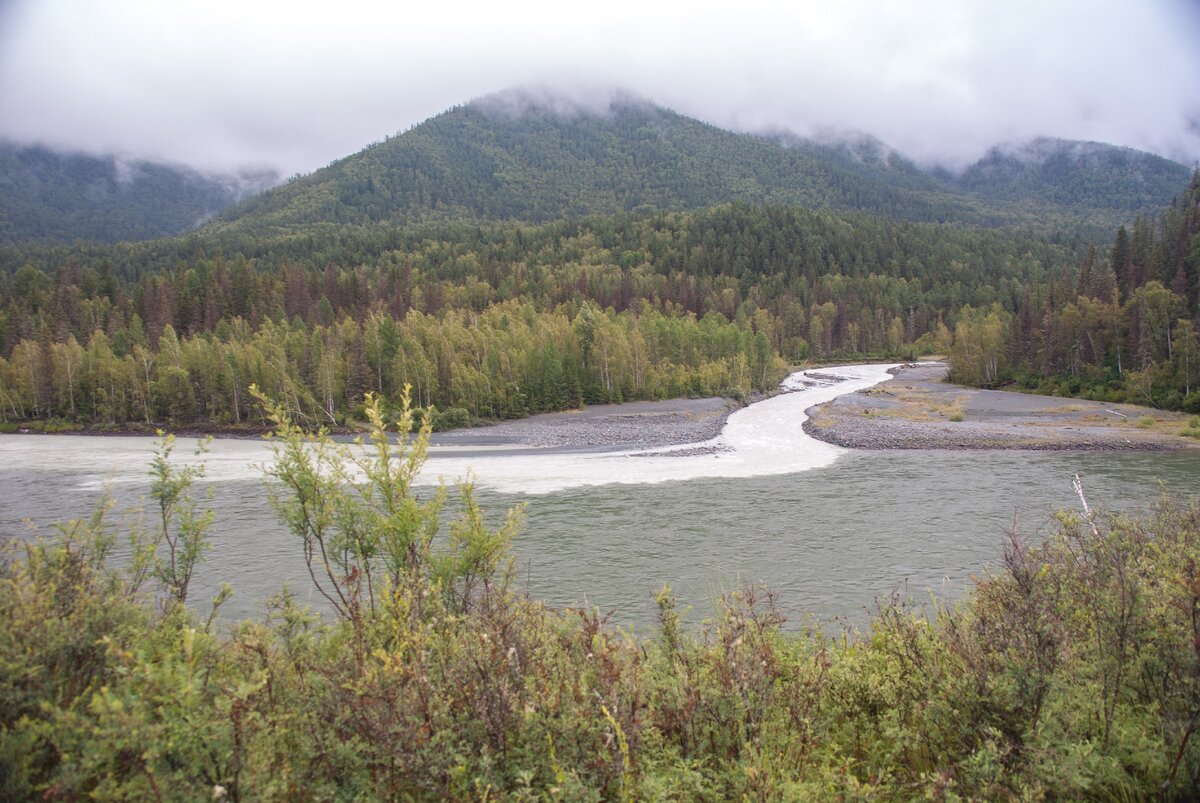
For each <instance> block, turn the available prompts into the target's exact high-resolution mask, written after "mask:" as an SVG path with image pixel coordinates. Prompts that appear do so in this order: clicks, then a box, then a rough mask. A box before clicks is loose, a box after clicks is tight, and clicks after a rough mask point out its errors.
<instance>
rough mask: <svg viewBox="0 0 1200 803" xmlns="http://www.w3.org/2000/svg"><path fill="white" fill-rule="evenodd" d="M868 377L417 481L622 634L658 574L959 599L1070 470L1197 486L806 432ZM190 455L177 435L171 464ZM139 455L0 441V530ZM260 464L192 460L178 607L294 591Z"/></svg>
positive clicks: (797, 382)
mask: <svg viewBox="0 0 1200 803" xmlns="http://www.w3.org/2000/svg"><path fill="white" fill-rule="evenodd" d="M884 368H886V366H884V367H880V366H854V367H845V368H840V369H836V371H834V370H833V369H826V370H825V371H823V372H821V373H822V374H829V373H837V374H838V375H839V376H842V377H845V378H846V379H845V381H843V382H839V383H836V384H833V383H828V382H824V381H817V382H816V383H810V382H809V381H806V380H804V379H802V378H799V377H793V378H791V379H790V380H789V381H790V382H791V383H792V384H793V386H806V389H805V390H804V391H802V392H798V393H788V394H784V395H781V396H776V397H774V398H772V399H769V400H767V401H765V402H760V403H758V404H755V405H752V406H751V407H748V408H746V409H745V410H742V411H739V412H738V413H736V414H735V415H734V416H732V417H731V418H730V420H729V423H728V425H727V426H726V428H725V431H724V432H723V433H722V435H721V436H720V437H719V438H718V439H716V440H715V441H713V442H710V443H709V444H707V446H709V447H712V448H711V449H708V450H707V453H703V454H689V455H688V456H682V457H681V456H671V455H669V454H663V453H659V454H656V455H652V456H641V455H630V454H627V453H611V452H609V453H571V452H565V453H564V452H561V451H554V450H545V451H543V452H536V453H534V454H530V453H529V452H530V450H528V449H524V450H515V451H514V450H508V451H507V452H506V450H504V449H478V448H476V449H466V450H464V449H443V450H434V454H433V455H432V456H431V458H430V461H429V463H428V465H427V469H428V470H427V472H426V477H427V479H428V480H429V481H433V479H434V478H435V477H439V476H440V477H444V478H446V479H448V480H452V479H454V478H457V477H461V476H463V475H464V473H465V472H466V470H467V468H468V467H470V469H471V471H472V472H473V473H474V475H475V477H476V481H477V486H478V493H477V496H478V498H479V501H480V503H481V504H482V506H483V507H484V509H485V510H486V511H488V513H489V516H490V517H491V518H492V519H493V520H496V521H498V520H499V519H500V518H501V517H502V515H503V513H504V511H505V510H506V509H507V508H508V507H509V506H511V505H513V504H517V503H520V502H525V503H527V511H526V526H525V529H524V532H523V533H522V535H521V536H520V537H519V539H518V541H517V544H516V553H517V558H518V566H519V570H520V583H521V584H522V586H523V587H526V588H528V590H529V591H530V592H531V593H532V594H533V595H534V596H536V597H538V598H540V599H544V600H546V601H547V602H548V603H550V604H552V605H556V606H584V605H587V606H596V607H599V608H600V609H601V610H602V611H603V612H608V611H610V610H611V611H613V612H614V613H613V621H615V622H618V623H621V624H624V625H629V626H634V627H639V628H644V627H646V626H648V625H649V624H651V623H652V621H653V618H654V606H653V595H654V593H655V592H656V591H657V590H658V589H660V588H661V587H662V586H663V585H664V584H670V585H671V587H672V588H673V589H674V590H675V591H676V593H677V595H678V596H679V598H680V600H681V602H682V603H684V604H685V605H690V606H692V614H691V617H690V618H691V619H692V620H693V621H698V620H700V619H701V618H703V617H704V616H706V615H708V614H709V613H710V612H711V611H712V610H713V600H714V599H715V598H716V597H717V596H718V595H719V594H720V593H721V592H722V591H723V590H729V589H734V588H737V587H739V586H740V585H742V584H745V583H749V582H761V583H764V584H765V585H767V586H768V587H770V588H772V589H774V590H775V591H777V592H778V597H779V600H780V603H781V605H782V607H783V609H784V611H785V612H786V613H787V614H788V615H789V619H790V624H791V626H801V625H802V624H804V622H805V621H806V617H807V616H808V615H812V616H815V617H819V618H820V619H821V620H826V621H827V620H831V619H835V618H836V619H842V620H845V621H848V622H850V623H853V624H862V623H864V622H865V621H866V619H867V616H868V613H867V612H868V611H869V610H870V609H871V607H872V605H873V603H874V601H875V600H876V599H877V598H881V597H885V596H887V595H889V594H891V593H893V592H896V591H899V592H901V593H906V594H908V595H909V596H912V597H914V598H916V599H918V600H922V599H927V598H928V597H929V595H930V594H931V593H932V594H936V595H937V596H938V597H939V598H944V599H954V598H957V597H959V596H960V595H961V594H962V593H963V592H964V591H966V590H969V588H970V583H971V577H972V576H973V575H977V574H979V573H981V572H983V571H985V570H986V568H987V567H988V566H989V565H995V564H996V563H997V561H998V560H999V557H1000V550H1001V546H1002V543H1003V540H1004V536H1005V533H1006V532H1007V531H1008V530H1009V529H1010V528H1011V527H1012V526H1013V525H1014V522H1015V523H1016V526H1017V527H1018V529H1019V530H1020V531H1022V532H1023V533H1025V534H1027V535H1028V536H1030V537H1034V538H1036V537H1038V536H1039V535H1041V534H1044V533H1045V532H1046V531H1047V529H1048V528H1049V527H1050V526H1051V523H1050V516H1051V514H1052V512H1053V511H1054V510H1056V509H1061V508H1077V507H1078V500H1077V499H1076V498H1075V496H1074V493H1073V491H1072V489H1071V480H1072V478H1073V477H1074V476H1075V475H1076V474H1079V475H1080V476H1081V477H1082V478H1083V482H1084V485H1085V487H1086V489H1087V493H1088V496H1089V499H1090V501H1091V502H1092V503H1093V505H1095V506H1098V507H1101V508H1106V509H1110V510H1127V511H1136V510H1141V509H1145V508H1146V507H1148V506H1149V505H1150V504H1151V503H1152V502H1153V500H1154V498H1155V497H1156V496H1157V495H1158V493H1159V492H1160V491H1161V490H1167V491H1171V492H1174V493H1177V494H1195V493H1197V491H1198V490H1200V454H1197V453H1196V452H1195V451H1190V452H1186V453H1148V452H1140V453H1139V452H1130V453H1115V452H1106V453H1088V452H1018V451H939V450H928V451H849V450H844V449H839V448H837V447H833V446H829V445H827V444H823V443H819V442H816V441H813V440H812V439H810V438H808V437H807V436H806V435H804V433H803V431H802V430H801V428H800V424H801V423H802V421H803V417H804V414H803V411H804V410H805V409H807V408H808V407H810V406H811V405H813V404H817V403H820V402H822V401H825V400H827V399H829V398H832V397H833V396H836V395H838V394H839V393H842V392H848V391H850V390H854V389H858V388H861V387H867V386H869V385H871V384H874V383H876V382H878V381H881V380H883V379H885V378H886V376H887V375H886V373H885V372H884ZM192 446H193V442H192V441H189V440H188V439H182V438H181V439H180V441H179V446H178V449H177V452H176V454H177V456H178V457H180V458H183V457H185V456H187V455H188V454H189V450H190V449H191V448H192ZM152 448H153V439H150V438H137V437H112V438H99V437H84V436H34V435H9V436H0V538H12V537H18V538H21V537H28V535H29V533H30V532H31V530H30V524H32V525H34V526H37V527H38V528H40V529H41V531H42V532H47V533H48V532H50V531H51V529H52V524H53V522H55V521H58V520H60V519H64V518H70V517H76V516H83V515H86V514H87V513H88V512H89V511H90V510H91V508H92V506H93V505H94V504H95V502H96V499H97V497H98V495H99V493H100V492H101V489H102V488H103V487H104V486H105V485H107V486H108V487H109V489H110V492H111V493H112V494H113V496H114V497H115V499H116V500H117V503H118V508H119V509H123V510H128V509H130V508H133V507H135V506H136V505H137V503H138V500H139V498H140V496H141V495H143V494H145V493H146V491H147V489H148V485H149V483H148V479H147V477H146V469H147V465H148V458H149V455H150V453H151V450H152ZM270 459H271V452H270V447H269V446H268V445H267V444H265V443H263V442H260V441H248V440H217V441H214V443H213V444H212V447H211V449H210V453H209V455H208V456H207V459H206V463H207V469H208V479H207V481H206V482H205V486H206V488H208V489H211V492H212V494H213V498H212V502H211V505H212V507H213V508H214V510H216V511H217V523H216V525H215V526H214V527H213V530H212V535H211V541H212V550H211V552H210V553H209V555H208V559H207V561H206V562H205V563H204V565H203V566H202V567H201V568H200V569H199V570H198V573H197V577H196V579H195V581H194V586H193V588H194V590H193V598H194V599H197V600H202V599H207V598H209V597H211V596H212V594H213V593H215V591H216V589H217V588H218V587H219V586H220V583H221V582H222V581H228V582H230V583H232V584H233V586H234V588H235V589H236V594H235V596H234V597H233V599H232V600H231V601H230V602H229V603H227V606H226V608H225V609H223V615H224V617H225V618H227V619H230V620H236V619H240V618H244V617H247V616H255V615H259V614H260V613H261V611H262V603H263V601H264V600H265V599H266V598H268V597H269V596H271V595H272V594H274V593H275V592H277V591H278V590H279V589H280V587H281V586H282V585H283V584H284V583H288V584H289V585H290V586H291V587H292V588H293V590H294V591H296V592H297V593H298V595H299V596H300V597H301V598H303V599H308V598H309V589H308V580H307V576H306V573H305V569H304V565H303V561H302V558H301V556H300V550H299V544H298V542H297V541H296V539H295V538H294V537H293V536H291V535H289V534H288V533H287V532H286V531H285V530H284V528H283V526H282V525H281V524H279V523H278V522H277V520H276V519H275V516H274V514H273V512H272V511H271V509H270V507H269V505H268V503H267V500H266V494H265V492H264V484H263V479H262V476H263V475H262V468H261V466H262V465H263V464H266V463H268V462H269V461H270ZM314 602H315V601H314Z"/></svg>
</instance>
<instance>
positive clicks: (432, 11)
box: [0, 0, 1200, 174]
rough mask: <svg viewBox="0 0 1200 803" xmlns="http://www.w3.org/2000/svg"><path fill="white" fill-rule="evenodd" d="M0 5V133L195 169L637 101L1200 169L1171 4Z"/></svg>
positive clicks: (1180, 24)
mask: <svg viewBox="0 0 1200 803" xmlns="http://www.w3.org/2000/svg"><path fill="white" fill-rule="evenodd" d="M333 8H334V9H335V10H331V9H330V7H328V6H325V5H317V4H308V3H284V2H275V0H271V1H269V2H259V3H253V4H246V3H237V4H235V3H231V2H225V1H224V0H214V1H212V2H205V3H199V2H192V1H191V0H186V1H185V2H178V3H169V4H168V3H156V2H150V0H128V2H122V3H119V4H97V3H92V2H86V1H85V0H10V1H9V2H8V3H6V4H0V136H6V137H8V138H11V139H15V140H17V141H19V142H26V143H33V142H37V143H42V144H47V145H50V146H53V147H58V148H71V149H81V150H86V151H92V152H104V153H112V154H117V155H121V156H123V157H125V158H150V159H159V160H167V161H171V162H178V163H183V164H187V165H190V166H193V167H195V168H197V169H201V170H206V171H221V172H236V171H238V170H243V169H246V168H269V169H274V170H278V171H281V172H282V173H284V174H293V173H301V172H309V171H311V170H314V169H316V168H318V167H321V166H322V165H324V164H326V163H328V162H330V161H332V160H334V159H337V158H340V157H342V156H345V155H348V154H350V153H353V152H355V151H357V150H359V149H361V148H362V147H363V146H364V145H366V144H367V143H369V142H373V141H377V140H379V139H382V138H383V137H385V136H388V135H391V134H395V133H397V132H401V131H404V130H406V129H407V128H409V127H411V126H413V125H416V124H418V123H420V122H421V121H422V120H424V119H426V118H428V117H430V116H432V115H434V114H437V113H439V112H441V111H443V110H445V109H447V108H449V107H451V106H454V105H458V104H462V103H465V102H467V101H469V100H471V99H473V98H479V97H483V96H487V95H489V94H491V93H495V92H502V91H504V90H507V89H510V88H513V87H523V88H526V89H525V92H524V97H527V98H528V97H532V98H535V99H538V98H540V99H541V100H540V101H539V102H540V103H541V105H543V106H548V107H550V108H552V109H555V110H556V111H558V112H559V113H563V114H573V113H581V112H590V113H596V112H597V111H602V110H603V109H604V108H605V107H606V105H607V104H608V103H609V102H610V101H611V100H612V98H613V97H614V96H620V97H625V96H626V95H625V94H623V93H628V95H629V96H632V97H636V98H643V99H646V100H647V101H650V102H654V103H657V104H659V105H663V106H666V107H669V108H672V109H674V110H676V111H679V112H681V113H683V114H687V115H690V116H693V117H697V118H699V119H701V120H704V121H706V122H710V123H713V124H715V125H718V126H721V127H723V128H729V129H733V130H738V131H750V132H758V131H776V132H778V131H787V132H792V133H795V134H798V135H801V136H814V135H819V136H821V137H823V138H826V139H827V138H829V136H830V132H836V133H846V134H852V135H855V136H858V135H859V134H860V133H861V134H868V135H871V136H873V137H877V138H878V139H880V140H882V142H884V143H886V144H887V146H889V147H891V148H894V149H896V150H897V151H899V152H901V153H903V154H905V155H906V156H908V157H910V158H913V159H915V160H916V161H918V162H921V163H924V164H937V165H941V166H945V167H949V168H951V169H954V168H957V167H961V166H963V165H965V164H967V163H969V162H970V161H973V160H974V159H976V158H978V157H979V156H981V155H982V154H983V153H984V152H985V151H986V150H987V149H988V148H990V147H991V146H993V145H996V144H999V143H1019V142H1022V141H1026V140H1029V139H1032V138H1034V137H1038V136H1049V137H1060V138H1064V139H1075V140H1093V141H1100V142H1108V143H1112V144H1116V145H1124V146H1129V147H1133V148H1138V149H1141V150H1147V151H1151V152H1154V153H1158V154H1160V155H1163V156H1167V157H1169V158H1173V159H1176V160H1178V161H1182V162H1185V163H1189V164H1190V163H1192V162H1195V161H1196V160H1198V159H1200V47H1198V46H1197V45H1198V44H1200V12H1197V10H1196V8H1195V6H1194V5H1193V4H1190V3H1188V2H1186V1H1185V0H1150V1H1149V2H1146V3H1142V4H1138V5H1137V6H1130V5H1128V4H1118V3H1115V2H1082V0H1061V1H1060V2H1055V3H1045V2H1042V1H1041V0H1014V2H1009V3H1006V4H1003V5H999V4H965V3H961V2H957V0H922V1H921V2H914V3H907V4H885V3H877V2H868V0H850V1H849V2H846V3H842V4H837V7H836V8H834V7H829V6H827V5H825V4H820V3H816V2H808V1H806V2H793V3H786V4H784V3H766V2H752V3H750V4H749V5H743V6H740V7H739V8H738V10H737V11H733V10H732V8H731V7H729V6H727V5H725V4H718V3H708V2H700V3H695V4H690V5H689V6H688V7H687V9H686V10H685V11H681V10H680V9H678V8H674V7H666V8H662V7H657V6H654V5H651V4H646V3H636V4H635V3H634V2H629V1H628V0H619V1H618V2H614V3H605V4H602V5H601V4H596V5H577V6H571V7H563V6H561V5H557V4H554V5H552V4H549V3H542V2H520V3H516V4H482V3H480V4H476V3H466V4H456V5H455V6H453V7H450V6H444V5H442V6H438V5H432V4H425V5H423V6H422V7H419V8H418V7H413V6H409V5H408V4H404V5H395V4H384V3H374V2H365V1H364V0H349V2H344V3H340V4H338V5H337V6H336V7H333Z"/></svg>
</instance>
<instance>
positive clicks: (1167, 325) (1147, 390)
mask: <svg viewBox="0 0 1200 803" xmlns="http://www.w3.org/2000/svg"><path fill="white" fill-rule="evenodd" d="M1198 299H1200V173H1198V174H1193V176H1192V180H1191V182H1190V184H1189V185H1188V187H1187V190H1186V191H1185V192H1184V193H1183V194H1182V195H1181V196H1180V198H1178V199H1177V200H1176V202H1175V203H1174V204H1173V205H1172V206H1171V208H1170V209H1167V210H1165V211H1164V212H1163V213H1162V214H1160V215H1158V216H1156V217H1145V216H1141V217H1138V218H1137V220H1136V221H1134V223H1133V225H1132V227H1131V229H1126V227H1125V226H1121V227H1120V228H1119V229H1118V231H1117V233H1116V236H1115V238H1114V240H1113V244H1112V247H1111V249H1110V250H1109V251H1108V252H1107V253H1105V254H1101V253H1099V252H1098V251H1097V250H1096V249H1095V248H1089V249H1088V251H1087V253H1086V254H1085V256H1084V258H1083V259H1082V261H1081V262H1080V264H1079V266H1078V269H1077V270H1075V271H1073V272H1071V273H1068V274H1065V275H1062V276H1060V277H1058V278H1056V279H1052V280H1050V281H1049V282H1047V283H1045V284H1043V285H1034V286H1031V287H1029V288H1028V289H1027V290H1026V291H1025V292H1022V293H1021V294H1020V295H1019V296H1018V297H1017V299H1016V303H1014V304H1012V305H1011V306H1009V305H1004V304H993V305H990V306H985V307H975V308H973V309H971V310H970V311H965V314H963V315H962V316H961V317H960V318H959V320H958V321H957V322H956V324H955V332H954V344H953V346H952V348H951V351H950V364H951V368H952V371H951V378H952V379H953V380H954V381H957V382H961V383H964V384H969V385H979V386H987V387H996V386H1013V387H1017V388H1024V389H1029V390H1033V391H1036V392H1039V393H1048V394H1054V395H1069V396H1082V397H1084V398H1090V399H1099V400H1106V401H1127V402H1131V403H1134V404H1141V405H1145V406H1149V407H1160V408H1165V409H1183V410H1185V411H1187V412H1193V413H1197V412H1200V392H1198V391H1200V364H1198V362H1197V360H1198V357H1200V303H1198Z"/></svg>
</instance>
